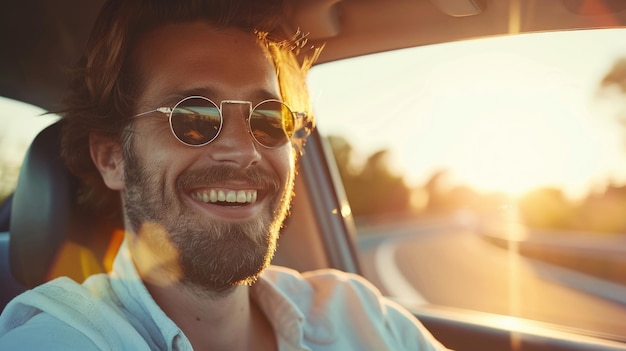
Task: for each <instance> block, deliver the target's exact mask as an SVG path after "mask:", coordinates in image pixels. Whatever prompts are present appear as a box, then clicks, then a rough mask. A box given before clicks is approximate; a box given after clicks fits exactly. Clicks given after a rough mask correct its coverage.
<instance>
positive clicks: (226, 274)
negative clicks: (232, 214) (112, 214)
mask: <svg viewBox="0 0 626 351" xmlns="http://www.w3.org/2000/svg"><path fill="white" fill-rule="evenodd" d="M127 154H128V155H126V158H125V163H124V174H125V178H124V181H125V189H126V190H125V192H123V195H122V196H123V197H122V199H123V201H122V202H123V205H124V212H125V216H126V219H127V223H128V225H129V226H130V229H131V230H132V231H133V232H134V233H135V234H134V235H140V236H141V237H142V238H141V239H142V240H144V241H148V246H149V247H153V248H157V249H156V250H153V251H156V252H155V254H157V255H158V254H159V251H161V252H168V251H172V249H173V251H174V252H175V253H176V254H175V257H176V260H174V262H175V264H177V265H178V267H169V270H170V271H175V272H177V275H178V283H181V284H183V285H184V286H187V287H189V288H191V289H193V290H195V291H198V292H204V293H210V294H211V295H214V294H216V293H217V294H221V293H226V292H228V291H230V290H231V288H233V287H235V286H238V285H241V284H251V283H253V282H254V281H256V279H257V278H258V276H259V275H260V274H261V272H262V271H263V270H264V269H265V268H266V267H267V266H268V265H269V264H270V261H271V260H272V258H273V256H274V252H275V250H276V242H277V240H278V235H279V231H280V228H281V225H282V222H283V221H284V219H285V217H286V215H287V212H288V208H289V204H290V202H291V197H292V193H293V178H294V174H293V173H294V172H293V167H290V169H291V171H290V173H289V176H288V177H287V181H286V183H285V184H284V185H282V186H281V184H280V183H279V182H278V180H277V179H276V177H275V176H273V175H272V174H271V173H270V172H268V171H266V170H265V169H263V168H261V167H253V168H249V169H245V170H242V169H240V168H234V167H231V166H213V167H209V168H206V169H196V170H187V171H185V172H183V173H182V174H181V175H180V176H179V177H178V178H177V181H176V189H175V190H174V191H168V190H167V189H168V188H167V187H166V185H165V184H164V182H163V178H159V177H158V176H157V175H158V174H159V173H158V172H159V170H162V168H160V167H157V166H156V165H146V164H142V163H141V160H140V159H139V158H138V157H137V156H135V155H130V154H131V153H127ZM151 166H154V167H151ZM161 166H163V165H161ZM152 169H154V170H153V171H151V170H152ZM229 180H238V181H243V182H246V184H250V185H251V186H253V187H256V188H258V189H263V191H264V193H265V194H266V195H265V196H270V197H271V199H270V201H269V206H266V207H267V208H266V210H265V211H263V212H262V214H261V215H260V216H258V217H257V218H254V219H251V220H248V221H239V222H232V221H220V220H212V221H207V219H206V218H205V217H202V216H201V215H200V214H199V213H198V212H196V211H194V210H191V209H189V208H188V206H187V205H185V201H183V198H182V197H183V196H186V195H184V194H186V190H189V189H192V188H194V186H207V185H209V184H219V183H224V182H227V181H229ZM281 190H282V192H281ZM155 226H156V227H158V228H159V229H160V231H161V232H164V233H163V234H160V235H159V234H156V233H155V231H154V230H151V228H152V229H153V228H155ZM164 246H170V247H165V248H164ZM159 247H160V248H161V250H159V249H158V248H159ZM174 262H170V264H172V263H174Z"/></svg>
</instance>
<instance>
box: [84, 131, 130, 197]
mask: <svg viewBox="0 0 626 351" xmlns="http://www.w3.org/2000/svg"><path fill="white" fill-rule="evenodd" d="M89 151H90V153H91V159H92V160H93V163H94V164H95V165H96V168H98V171H100V175H102V180H104V184H106V186H107V187H109V188H110V189H112V190H122V189H124V162H123V161H124V160H123V157H122V146H121V145H120V143H119V142H117V141H115V140H114V139H113V138H111V137H106V136H103V135H99V134H97V133H91V134H89Z"/></svg>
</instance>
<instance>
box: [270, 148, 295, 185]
mask: <svg viewBox="0 0 626 351" xmlns="http://www.w3.org/2000/svg"><path fill="white" fill-rule="evenodd" d="M271 151H272V154H271V155H269V156H268V159H269V160H270V163H271V164H272V167H273V168H274V170H275V171H276V173H277V174H278V175H279V177H281V178H283V179H287V178H288V177H290V175H291V173H292V172H293V169H294V167H295V158H294V155H295V154H294V150H293V147H291V144H286V145H284V146H281V147H280V148H278V149H273V150H271Z"/></svg>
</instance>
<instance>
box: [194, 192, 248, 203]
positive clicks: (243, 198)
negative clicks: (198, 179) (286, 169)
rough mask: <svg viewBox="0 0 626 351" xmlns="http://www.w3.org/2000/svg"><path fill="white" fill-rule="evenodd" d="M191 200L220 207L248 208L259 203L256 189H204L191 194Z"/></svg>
mask: <svg viewBox="0 0 626 351" xmlns="http://www.w3.org/2000/svg"><path fill="white" fill-rule="evenodd" d="M191 198H192V199H194V200H196V201H198V202H202V203H205V204H214V205H220V206H246V205H250V204H254V203H256V202H257V199H258V193H257V190H256V189H250V190H242V189H238V190H235V189H202V190H194V191H192V192H191Z"/></svg>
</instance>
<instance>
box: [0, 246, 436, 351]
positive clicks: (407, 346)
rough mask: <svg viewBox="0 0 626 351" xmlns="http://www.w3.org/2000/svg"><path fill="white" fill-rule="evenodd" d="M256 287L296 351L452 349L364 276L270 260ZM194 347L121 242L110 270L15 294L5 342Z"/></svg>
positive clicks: (285, 350) (5, 321)
mask: <svg viewBox="0 0 626 351" xmlns="http://www.w3.org/2000/svg"><path fill="white" fill-rule="evenodd" d="M250 294H251V297H252V299H254V300H255V301H256V302H257V304H258V305H259V306H260V308H261V309H262V310H263V311H264V313H265V314H266V315H267V317H268V319H269V320H270V322H271V323H272V326H273V328H274V330H275V332H276V339H277V341H278V348H279V350H281V351H291V350H342V351H343V350H362V351H367V350H376V351H380V350H394V351H399V350H411V351H415V350H445V348H444V347H443V346H442V345H441V344H439V343H438V342H437V341H436V340H435V339H434V338H433V337H432V335H431V334H430V333H429V332H428V331H427V330H426V329H425V328H424V327H423V326H422V324H421V323H419V322H418V321H417V320H416V319H415V318H414V317H413V316H412V315H411V314H409V313H408V312H406V311H405V310H403V309H402V308H401V307H399V306H398V305H396V304H395V303H393V302H392V301H390V300H388V299H386V298H384V297H382V296H381V295H380V294H379V293H378V291H377V290H376V289H375V288H374V287H373V286H372V285H371V284H369V283H368V282H367V281H365V280H364V279H362V278H360V277H358V276H356V275H352V274H347V273H342V272H339V271H336V270H321V271H315V272H311V273H304V274H300V273H298V272H296V271H293V270H290V269H286V268H281V267H275V266H272V267H269V268H268V269H267V270H266V271H265V272H264V273H263V274H262V276H261V278H260V279H259V280H258V281H257V282H256V283H255V284H253V285H252V287H251V288H250ZM35 349H45V350H64V351H65V350H74V349H75V350H192V347H191V343H190V342H189V340H188V339H187V337H186V336H185V335H184V334H183V332H182V331H181V330H180V329H179V328H178V327H177V326H176V324H174V322H173V321H172V320H171V319H169V318H168V317H167V315H165V313H164V312H163V311H162V310H161V308H159V306H158V305H157V304H156V303H155V302H154V300H153V299H152V297H151V296H150V294H149V293H148V290H147V289H146V287H145V286H144V285H143V283H142V281H141V280H140V279H139V276H138V274H137V271H136V269H135V266H134V264H133V263H132V260H131V258H130V253H129V251H128V248H127V246H126V245H125V244H123V245H122V247H121V248H120V251H119V253H118V255H117V257H116V259H115V263H114V267H113V271H112V272H111V273H110V274H108V275H107V274H98V275H94V276H92V277H90V278H88V279H87V280H86V281H85V282H84V283H83V284H82V285H81V284H78V283H76V282H74V281H73V280H70V279H68V278H58V279H55V280H53V281H52V282H49V283H47V284H44V285H41V286H39V287H37V288H35V289H33V290H30V291H27V292H25V293H23V294H21V295H19V296H18V297H16V298H15V299H13V301H11V302H10V303H9V304H8V305H7V306H6V308H5V310H4V312H3V314H2V316H0V350H35Z"/></svg>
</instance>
